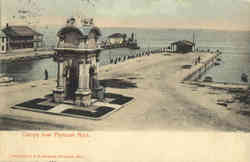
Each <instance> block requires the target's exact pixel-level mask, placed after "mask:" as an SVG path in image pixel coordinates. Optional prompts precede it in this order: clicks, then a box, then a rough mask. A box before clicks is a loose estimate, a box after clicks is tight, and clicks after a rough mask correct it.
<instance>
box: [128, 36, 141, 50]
mask: <svg viewBox="0 0 250 162" xmlns="http://www.w3.org/2000/svg"><path fill="white" fill-rule="evenodd" d="M128 48H129V49H140V47H139V46H138V44H137V40H136V35H135V33H132V34H131V37H130V38H129V39H128Z"/></svg>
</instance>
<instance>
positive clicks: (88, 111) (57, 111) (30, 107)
mask: <svg viewBox="0 0 250 162" xmlns="http://www.w3.org/2000/svg"><path fill="white" fill-rule="evenodd" d="M132 100H133V97H128V96H123V95H119V94H113V93H105V100H104V101H99V100H96V99H92V100H91V101H92V103H91V105H90V106H88V107H83V106H77V105H74V103H73V102H74V101H72V100H65V101H64V102H63V103H56V102H52V101H53V95H48V96H46V97H44V98H37V99H33V100H30V101H27V102H24V103H21V104H17V105H15V106H13V107H12V108H13V109H19V110H25V111H33V112H38V113H46V114H51V115H62V116H68V117H74V118H85V119H93V120H100V119H104V118H106V117H108V116H109V115H111V114H112V113H113V112H115V111H118V110H119V109H121V108H123V107H124V106H125V105H127V104H128V103H130V102H131V101H132Z"/></svg>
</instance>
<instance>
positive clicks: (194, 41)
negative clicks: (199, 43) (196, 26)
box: [193, 32, 196, 52]
mask: <svg viewBox="0 0 250 162" xmlns="http://www.w3.org/2000/svg"><path fill="white" fill-rule="evenodd" d="M193 44H194V52H195V48H196V47H195V45H196V40H195V33H194V32H193Z"/></svg>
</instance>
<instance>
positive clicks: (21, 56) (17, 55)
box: [0, 50, 54, 63]
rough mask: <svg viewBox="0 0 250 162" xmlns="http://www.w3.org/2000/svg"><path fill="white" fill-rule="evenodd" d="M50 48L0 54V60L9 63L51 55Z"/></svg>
mask: <svg viewBox="0 0 250 162" xmlns="http://www.w3.org/2000/svg"><path fill="white" fill-rule="evenodd" d="M53 55H54V51H52V50H38V51H25V50H23V51H16V52H11V53H6V54H0V61H1V62H4V63H11V62H17V61H33V60H39V59H45V58H50V57H53Z"/></svg>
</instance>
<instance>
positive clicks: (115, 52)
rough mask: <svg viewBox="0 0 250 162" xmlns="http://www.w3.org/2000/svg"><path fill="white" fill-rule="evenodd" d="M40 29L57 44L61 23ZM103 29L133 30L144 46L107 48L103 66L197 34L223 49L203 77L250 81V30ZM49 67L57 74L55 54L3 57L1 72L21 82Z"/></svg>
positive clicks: (207, 46)
mask: <svg viewBox="0 0 250 162" xmlns="http://www.w3.org/2000/svg"><path fill="white" fill-rule="evenodd" d="M37 30H38V31H40V32H41V33H43V34H44V39H45V45H46V48H53V46H54V45H55V44H56V33H57V31H58V30H59V27H48V28H39V29H37ZM101 31H102V37H101V38H100V40H104V39H105V38H107V36H109V35H111V34H113V33H126V34H127V36H128V37H129V36H130V35H131V34H132V32H133V33H135V34H136V39H137V42H138V44H139V46H140V47H141V49H140V50H131V49H127V48H120V49H112V50H104V51H102V53H101V61H102V66H104V65H105V64H108V62H107V61H106V60H108V58H111V57H114V56H125V55H135V54H136V53H138V52H140V51H144V50H145V49H152V50H154V49H160V48H167V47H168V46H169V45H170V43H171V42H174V41H178V40H190V41H193V35H195V40H196V47H197V48H199V50H204V51H207V50H210V51H216V50H220V51H221V52H222V55H221V56H220V58H221V61H220V65H218V66H215V67H213V68H211V69H210V70H209V71H208V72H207V73H206V74H205V75H204V76H203V77H202V78H201V80H202V79H203V78H204V77H206V76H211V77H212V78H213V80H214V81H216V82H225V83H235V84H249V83H246V82H242V80H241V74H242V73H246V74H248V76H249V77H250V31H219V30H204V29H200V30H199V29H142V28H101ZM194 33H195V34H194ZM45 69H47V70H48V73H49V78H51V79H52V78H56V72H57V65H56V63H55V62H53V60H52V59H51V58H50V59H42V60H34V61H29V62H18V63H4V62H2V61H0V73H2V74H5V75H7V76H10V77H13V78H14V79H15V80H16V81H17V82H29V81H34V80H42V79H44V70H45Z"/></svg>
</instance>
